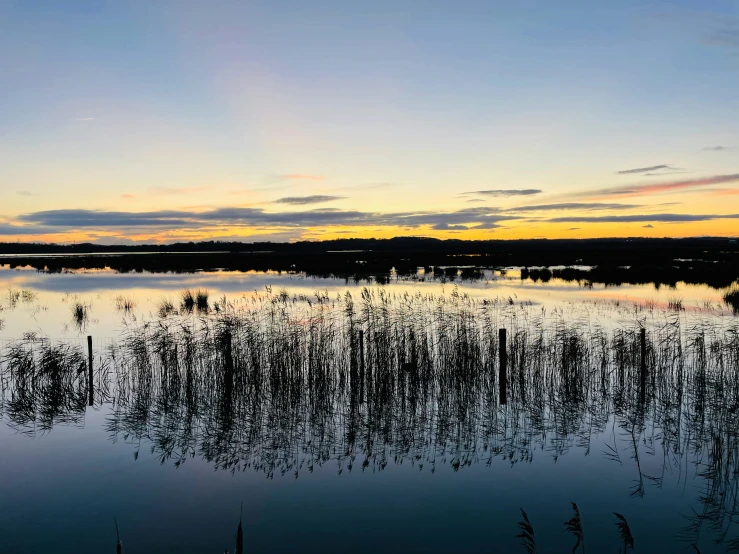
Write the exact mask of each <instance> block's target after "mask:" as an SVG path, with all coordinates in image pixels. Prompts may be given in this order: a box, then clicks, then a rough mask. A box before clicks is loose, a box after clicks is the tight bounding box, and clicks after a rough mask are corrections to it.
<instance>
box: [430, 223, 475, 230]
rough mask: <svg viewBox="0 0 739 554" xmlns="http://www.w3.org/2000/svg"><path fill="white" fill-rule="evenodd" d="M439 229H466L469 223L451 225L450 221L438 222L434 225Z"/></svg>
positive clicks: (434, 227)
mask: <svg viewBox="0 0 739 554" xmlns="http://www.w3.org/2000/svg"><path fill="white" fill-rule="evenodd" d="M433 229H436V230H437V231H466V230H468V229H469V227H468V226H467V225H449V224H448V223H437V224H436V225H434V226H433Z"/></svg>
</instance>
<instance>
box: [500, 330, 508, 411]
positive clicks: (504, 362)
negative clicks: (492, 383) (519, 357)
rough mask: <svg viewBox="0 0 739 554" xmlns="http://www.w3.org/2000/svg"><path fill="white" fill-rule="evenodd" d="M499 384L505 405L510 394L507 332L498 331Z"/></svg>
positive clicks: (501, 400) (501, 399)
mask: <svg viewBox="0 0 739 554" xmlns="http://www.w3.org/2000/svg"><path fill="white" fill-rule="evenodd" d="M498 356H499V362H500V363H499V367H498V383H499V385H500V403H501V404H505V403H506V400H507V392H508V367H507V366H508V353H507V352H506V330H505V329H499V330H498Z"/></svg>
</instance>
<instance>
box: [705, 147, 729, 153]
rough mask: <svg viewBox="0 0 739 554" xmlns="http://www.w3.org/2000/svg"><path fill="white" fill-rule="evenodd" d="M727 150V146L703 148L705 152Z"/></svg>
mask: <svg viewBox="0 0 739 554" xmlns="http://www.w3.org/2000/svg"><path fill="white" fill-rule="evenodd" d="M727 150H728V148H726V146H706V147H705V148H703V152H726V151H727Z"/></svg>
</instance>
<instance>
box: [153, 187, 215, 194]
mask: <svg viewBox="0 0 739 554" xmlns="http://www.w3.org/2000/svg"><path fill="white" fill-rule="evenodd" d="M211 188H212V187H151V188H149V189H148V190H149V192H151V193H153V194H165V195H170V194H193V193H196V192H205V191H207V190H210V189H211Z"/></svg>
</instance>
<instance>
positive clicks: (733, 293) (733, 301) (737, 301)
mask: <svg viewBox="0 0 739 554" xmlns="http://www.w3.org/2000/svg"><path fill="white" fill-rule="evenodd" d="M724 302H726V304H727V305H729V306H731V309H732V310H734V313H735V314H737V315H739V285H737V286H734V287H732V288H731V289H729V290H728V291H726V293H725V294H724Z"/></svg>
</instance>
